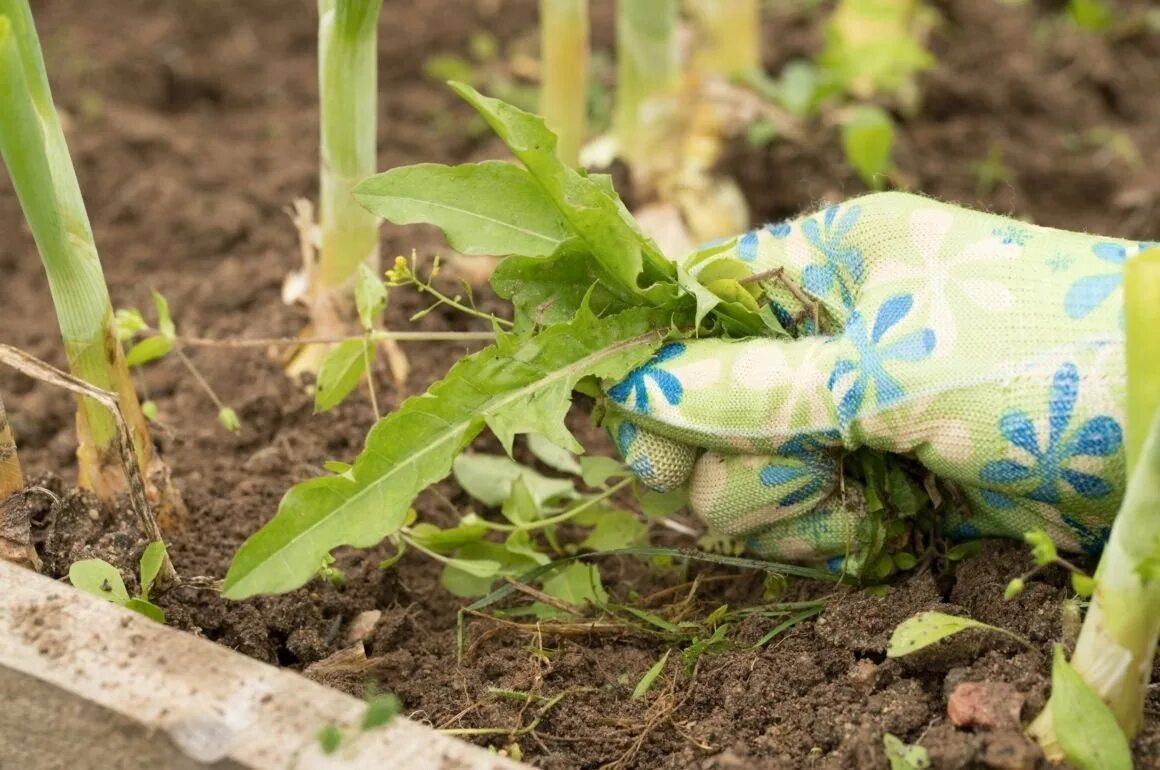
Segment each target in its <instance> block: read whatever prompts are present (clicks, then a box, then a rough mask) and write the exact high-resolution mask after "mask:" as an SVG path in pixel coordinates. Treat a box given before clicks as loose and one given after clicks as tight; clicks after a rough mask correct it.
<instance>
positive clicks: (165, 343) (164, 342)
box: [125, 336, 173, 366]
mask: <svg viewBox="0 0 1160 770" xmlns="http://www.w3.org/2000/svg"><path fill="white" fill-rule="evenodd" d="M171 350H173V340H171V339H167V338H165V337H162V336H157V337H146V338H145V339H143V340H141V341H140V342H138V343H137V344H136V345H134V346H133V347H131V348H129V352H128V353H126V354H125V365H126V366H141V365H142V364H147V363H149V362H150V361H156V360H157V359H159V358H162V357H164V356H165V355H166V354H167V353H168V352H169V351H171Z"/></svg>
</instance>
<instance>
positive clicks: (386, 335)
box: [177, 319, 502, 348]
mask: <svg viewBox="0 0 1160 770" xmlns="http://www.w3.org/2000/svg"><path fill="white" fill-rule="evenodd" d="M501 320H502V319H501ZM364 336H366V335H364V334H347V335H343V336H339V337H237V338H232V339H221V340H215V339H209V338H208V337H178V338H177V342H178V343H179V344H181V345H187V346H189V347H191V348H269V347H294V346H296V345H336V344H338V343H340V342H346V341H347V340H360V339H362V338H363V337H364ZM371 339H372V340H374V341H376V342H386V341H387V340H394V341H395V342H491V341H493V340H494V339H495V333H494V332H383V331H376V332H374V333H373V334H372V335H371Z"/></svg>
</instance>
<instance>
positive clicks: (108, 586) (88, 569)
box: [68, 559, 129, 605]
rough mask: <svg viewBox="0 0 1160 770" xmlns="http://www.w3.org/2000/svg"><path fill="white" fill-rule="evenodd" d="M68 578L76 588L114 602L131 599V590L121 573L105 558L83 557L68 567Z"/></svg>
mask: <svg viewBox="0 0 1160 770" xmlns="http://www.w3.org/2000/svg"><path fill="white" fill-rule="evenodd" d="M68 579H69V582H70V583H72V584H73V586H74V587H75V588H79V589H80V590H82V591H84V592H85V593H89V594H92V595H93V596H97V597H100V598H101V599H104V600H105V601H107V602H112V603H113V604H120V605H124V604H125V603H126V602H127V601H129V591H128V590H126V588H125V581H124V580H123V579H122V578H121V573H120V572H118V571H117V568H116V567H114V566H113V565H112V564H109V563H108V562H107V561H104V560H103V559H82V560H81V561H77V562H73V563H72V565H71V566H70V567H69V568H68Z"/></svg>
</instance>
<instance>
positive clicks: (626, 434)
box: [616, 422, 653, 479]
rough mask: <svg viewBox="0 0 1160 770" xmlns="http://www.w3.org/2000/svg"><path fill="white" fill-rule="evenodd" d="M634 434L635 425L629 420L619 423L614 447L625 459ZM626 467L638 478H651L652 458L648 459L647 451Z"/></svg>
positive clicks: (635, 434) (635, 432) (635, 431)
mask: <svg viewBox="0 0 1160 770" xmlns="http://www.w3.org/2000/svg"><path fill="white" fill-rule="evenodd" d="M636 436H637V427H636V425H634V424H633V423H631V422H624V423H621V424H620V428H619V429H618V430H617V431H616V448H617V449H618V450H620V456H621V457H623V458H624V459H625V460H626V461H627V460H628V450H629V449H631V448H632V444H633V442H634V441H636ZM628 467H629V468H631V469H632V472H633V473H635V474H636V475H637V477H638V478H641V479H651V478H652V477H653V467H652V460H650V459H649V456H648V453H647V452H645V453H643V454H641V456H640V457H638V458H636V459H635V460H633V461H631V462H629V463H628Z"/></svg>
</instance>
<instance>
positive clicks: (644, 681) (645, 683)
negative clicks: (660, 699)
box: [632, 649, 672, 700]
mask: <svg viewBox="0 0 1160 770" xmlns="http://www.w3.org/2000/svg"><path fill="white" fill-rule="evenodd" d="M671 652H672V650H671V649H669V650H665V654H664V655H662V656H661V658H660V660H658V661H657V662H656V663H654V664H652V665H651V666H650V667H649V670H648V671H646V672H644V676H642V677H641V678H640V681H639V682H637V683H636V687H634V688H633V690H632V699H633V700H640V699H641V698H643V697H644V696H646V695H648V691H649V690H651V689H652V686H653V683H654V682H656V680H657V677H658V676H660V675H661V672H662V671H664V670H665V664H666V663H668V662H669V653H671Z"/></svg>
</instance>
